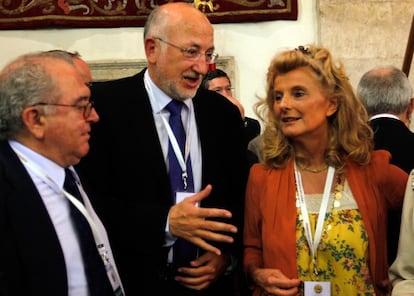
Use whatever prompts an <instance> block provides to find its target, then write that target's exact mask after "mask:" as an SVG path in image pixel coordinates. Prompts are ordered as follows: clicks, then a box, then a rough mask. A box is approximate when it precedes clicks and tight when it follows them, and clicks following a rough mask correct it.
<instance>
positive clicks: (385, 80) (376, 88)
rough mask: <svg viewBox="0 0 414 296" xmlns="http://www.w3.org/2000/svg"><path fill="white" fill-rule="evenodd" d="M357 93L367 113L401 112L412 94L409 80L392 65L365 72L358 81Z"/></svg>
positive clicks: (405, 107) (407, 104)
mask: <svg viewBox="0 0 414 296" xmlns="http://www.w3.org/2000/svg"><path fill="white" fill-rule="evenodd" d="M357 94H358V96H359V97H360V99H361V100H362V102H363V104H364V105H365V108H366V109H367V112H368V114H369V115H375V114H379V113H392V114H401V113H403V112H404V111H405V110H406V109H407V108H408V106H409V104H410V100H411V98H412V95H413V89H412V87H411V84H410V81H409V80H408V78H407V76H406V75H405V73H404V72H403V71H401V70H400V69H398V68H396V67H394V66H384V67H376V68H374V69H372V70H370V71H368V72H366V73H365V74H364V75H363V76H362V77H361V80H360V81H359V83H358V86H357Z"/></svg>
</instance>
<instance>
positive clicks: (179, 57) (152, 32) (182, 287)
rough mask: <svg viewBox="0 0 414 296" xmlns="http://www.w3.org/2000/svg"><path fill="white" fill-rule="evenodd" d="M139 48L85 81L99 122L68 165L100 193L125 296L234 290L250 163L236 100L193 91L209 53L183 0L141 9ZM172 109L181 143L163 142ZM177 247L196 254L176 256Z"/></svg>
mask: <svg viewBox="0 0 414 296" xmlns="http://www.w3.org/2000/svg"><path fill="white" fill-rule="evenodd" d="M144 48H145V53H146V58H147V65H148V67H147V68H145V69H144V70H142V71H141V72H140V73H138V74H136V75H134V76H131V77H126V78H123V79H119V80H114V81H107V82H96V83H95V82H94V84H93V86H92V88H91V91H92V98H93V100H94V101H95V108H96V110H97V111H98V112H99V114H100V118H101V120H100V122H99V123H98V124H96V125H95V126H94V129H93V130H92V135H91V151H90V153H89V154H88V155H89V156H88V157H87V158H84V159H83V160H82V161H81V162H80V164H79V165H78V166H77V169H78V171H79V173H80V175H81V176H82V178H83V180H85V181H84V184H85V187H86V188H87V189H88V190H90V191H97V192H98V193H99V194H97V196H99V197H100V198H99V199H97V200H96V201H94V204H95V205H96V208H97V210H98V211H99V214H100V215H101V216H102V217H103V218H102V219H103V222H104V224H105V226H106V227H107V229H108V233H109V236H110V239H111V243H112V247H113V250H114V255H115V259H116V262H117V265H118V267H119V272H120V274H121V279H122V283H123V285H124V288H125V292H126V295H158V294H160V295H180V296H186V295H215V296H217V295H233V294H234V293H235V291H234V290H233V286H232V281H233V278H232V276H233V274H232V273H233V272H234V270H235V268H237V262H239V261H240V258H241V250H242V249H241V234H242V228H241V225H242V215H243V201H244V188H245V182H246V177H247V172H248V170H247V163H246V159H245V149H244V145H243V121H242V119H241V116H240V113H239V111H238V109H237V107H236V106H235V105H234V104H232V103H231V102H230V101H229V100H227V99H226V98H225V97H223V96H222V95H220V94H216V93H212V92H210V91H206V90H202V89H199V86H200V83H201V81H202V78H203V76H204V75H205V74H206V73H207V71H208V65H209V63H212V62H214V60H215V58H216V57H217V53H216V52H215V48H214V30H213V26H212V25H211V23H210V22H209V20H208V19H207V17H206V16H205V15H204V14H203V13H202V12H200V11H199V10H197V9H196V8H194V7H193V6H192V5H189V4H186V3H183V2H174V3H167V4H164V5H161V6H158V7H157V8H155V9H154V10H153V12H152V13H151V14H150V15H149V17H148V20H147V23H146V25H145V28H144ZM171 105H177V106H179V108H178V112H177V116H181V123H182V127H181V129H183V130H184V134H185V140H186V141H185V145H184V148H183V149H180V148H179V146H178V145H177V147H176V148H175V149H173V145H171V146H170V148H169V143H173V142H174V139H175V136H174V134H173V132H172V127H171V126H170V123H169V120H170V117H172V115H171V114H173V113H170V112H173V111H171V110H170V106H171ZM170 128H171V129H170ZM175 159H177V160H178V163H177V168H178V170H175V169H173V162H174V161H176V162H177V160H175ZM174 178H176V179H177V180H176V181H174V182H173V181H172V180H173V179H174ZM173 186H175V187H173ZM183 242H184V243H188V244H189V245H190V246H189V247H190V249H193V250H196V254H195V256H194V257H192V258H189V259H188V261H185V262H183V263H177V261H176V260H175V259H176V255H177V253H178V251H177V249H178V248H177V246H178V244H179V243H183Z"/></svg>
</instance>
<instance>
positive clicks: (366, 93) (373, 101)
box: [357, 66, 414, 265]
mask: <svg viewBox="0 0 414 296" xmlns="http://www.w3.org/2000/svg"><path fill="white" fill-rule="evenodd" d="M357 94H358V96H359V97H360V99H361V100H362V102H363V103H364V105H365V107H366V109H367V112H368V114H369V116H370V125H371V127H372V128H373V130H374V144H375V149H385V150H388V151H389V152H390V153H391V155H392V159H391V163H392V164H395V165H397V166H399V167H400V168H402V169H403V170H404V171H406V172H407V173H410V171H411V170H412V169H413V168H414V133H412V132H411V131H410V129H409V125H410V122H411V115H412V112H413V108H414V100H413V89H412V87H411V84H410V81H409V80H408V78H407V76H406V75H405V73H404V72H402V71H401V70H400V69H398V68H396V67H394V66H381V67H376V68H374V69H372V70H370V71H368V72H366V73H365V74H364V75H363V76H362V77H361V79H360V81H359V83H358V86H357ZM388 215H389V217H388V221H389V222H388V236H387V240H388V263H389V265H391V263H392V262H393V261H394V259H395V257H396V254H397V247H398V238H399V233H400V224H401V211H390V212H389V213H388Z"/></svg>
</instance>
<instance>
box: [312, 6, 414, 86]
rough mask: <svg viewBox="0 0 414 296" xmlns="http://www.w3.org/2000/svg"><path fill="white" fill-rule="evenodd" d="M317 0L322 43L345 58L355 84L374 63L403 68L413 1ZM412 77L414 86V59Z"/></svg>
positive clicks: (412, 13)
mask: <svg viewBox="0 0 414 296" xmlns="http://www.w3.org/2000/svg"><path fill="white" fill-rule="evenodd" d="M318 2H319V3H318V4H317V5H318V7H317V9H318V12H319V21H320V22H319V34H318V35H319V42H320V44H321V45H322V46H324V47H327V48H329V49H330V50H331V52H332V53H333V54H334V57H336V58H340V59H342V60H343V62H344V64H345V66H346V69H347V72H348V74H349V76H350V80H351V83H352V85H353V86H354V87H356V86H357V83H358V81H359V79H360V77H361V76H362V74H363V73H364V72H366V71H367V70H369V69H370V68H373V67H375V66H379V65H389V64H390V65H394V66H397V67H398V68H401V69H402V65H403V60H404V55H405V51H406V47H407V41H408V35H409V32H410V28H411V22H412V19H413V15H414V0H358V1H357V0H319V1H318ZM413 60H414V59H413ZM409 78H410V80H411V81H412V82H413V87H414V62H412V63H411V67H410V74H409Z"/></svg>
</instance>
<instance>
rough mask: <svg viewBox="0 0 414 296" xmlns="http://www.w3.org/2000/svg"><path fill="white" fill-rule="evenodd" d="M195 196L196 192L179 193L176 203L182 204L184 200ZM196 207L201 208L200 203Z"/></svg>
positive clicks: (176, 194)
mask: <svg viewBox="0 0 414 296" xmlns="http://www.w3.org/2000/svg"><path fill="white" fill-rule="evenodd" d="M191 195H194V192H181V191H178V192H176V193H175V203H176V204H177V203H180V202H182V201H183V200H184V199H186V198H187V197H189V196H191ZM196 207H199V203H197V204H196Z"/></svg>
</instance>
